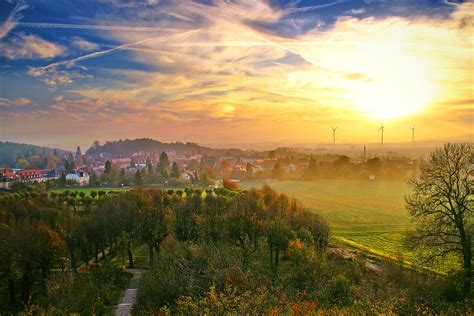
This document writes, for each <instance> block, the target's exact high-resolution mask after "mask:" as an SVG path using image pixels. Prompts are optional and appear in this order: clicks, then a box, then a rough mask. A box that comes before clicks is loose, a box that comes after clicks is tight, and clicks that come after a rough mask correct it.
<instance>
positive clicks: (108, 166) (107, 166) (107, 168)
mask: <svg viewBox="0 0 474 316" xmlns="http://www.w3.org/2000/svg"><path fill="white" fill-rule="evenodd" d="M104 168H105V170H104V172H105V173H106V174H109V173H110V171H112V163H111V162H110V160H107V161H106V162H105V166H104Z"/></svg>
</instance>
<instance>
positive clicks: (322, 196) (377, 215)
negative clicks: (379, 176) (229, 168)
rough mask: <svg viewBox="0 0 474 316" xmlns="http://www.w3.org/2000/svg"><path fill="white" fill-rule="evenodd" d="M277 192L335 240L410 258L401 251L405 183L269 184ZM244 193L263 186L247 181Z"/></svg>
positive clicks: (405, 215) (407, 226) (406, 223)
mask: <svg viewBox="0 0 474 316" xmlns="http://www.w3.org/2000/svg"><path fill="white" fill-rule="evenodd" d="M267 184H268V185H270V186H271V187H272V188H274V189H275V190H277V191H278V192H284V193H287V194H288V195H290V196H292V197H295V198H298V199H299V200H301V201H302V202H303V203H304V204H305V206H306V207H307V208H310V209H312V210H314V211H315V212H317V213H318V214H321V215H322V216H324V217H325V218H326V219H327V220H328V222H329V224H330V227H331V236H332V237H333V239H335V240H339V241H345V242H346V243H348V244H351V245H353V246H356V247H357V246H359V248H362V249H368V250H373V252H375V253H383V254H387V255H390V256H397V255H398V254H401V253H403V256H404V259H408V260H410V259H411V256H410V254H409V253H407V252H406V251H403V249H402V247H401V240H402V237H403V234H404V233H405V232H406V231H407V230H408V229H410V227H411V225H410V218H409V215H408V212H407V210H406V209H405V200H404V196H406V195H408V194H409V193H410V190H409V188H408V186H407V185H406V183H404V182H398V181H383V180H382V181H380V180H377V181H368V180H367V181H366V180H316V181H275V182H268V183H267ZM239 185H240V186H241V187H242V188H243V189H249V188H252V187H256V188H260V187H261V186H262V185H263V182H256V181H248V182H241V183H239Z"/></svg>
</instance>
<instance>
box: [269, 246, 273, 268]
mask: <svg viewBox="0 0 474 316" xmlns="http://www.w3.org/2000/svg"><path fill="white" fill-rule="evenodd" d="M270 268H271V269H272V271H273V247H272V246H270Z"/></svg>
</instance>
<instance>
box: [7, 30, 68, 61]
mask: <svg viewBox="0 0 474 316" xmlns="http://www.w3.org/2000/svg"><path fill="white" fill-rule="evenodd" d="M65 52H66V49H65V48H64V47H62V46H60V45H58V44H55V43H51V42H48V41H47V40H44V39H42V38H41V37H39V36H37V35H26V34H24V33H20V34H17V35H15V36H11V37H10V38H8V39H7V40H3V41H2V42H1V43H0V55H2V56H5V57H6V58H8V59H50V58H54V57H57V56H62V55H64V54H65Z"/></svg>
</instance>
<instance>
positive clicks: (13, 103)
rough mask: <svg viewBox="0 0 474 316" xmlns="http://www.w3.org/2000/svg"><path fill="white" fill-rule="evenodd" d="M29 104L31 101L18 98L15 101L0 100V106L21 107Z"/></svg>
mask: <svg viewBox="0 0 474 316" xmlns="http://www.w3.org/2000/svg"><path fill="white" fill-rule="evenodd" d="M29 104H31V100H30V99H27V98H18V99H15V100H10V99H6V98H0V106H8V107H21V106H25V105H29Z"/></svg>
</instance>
